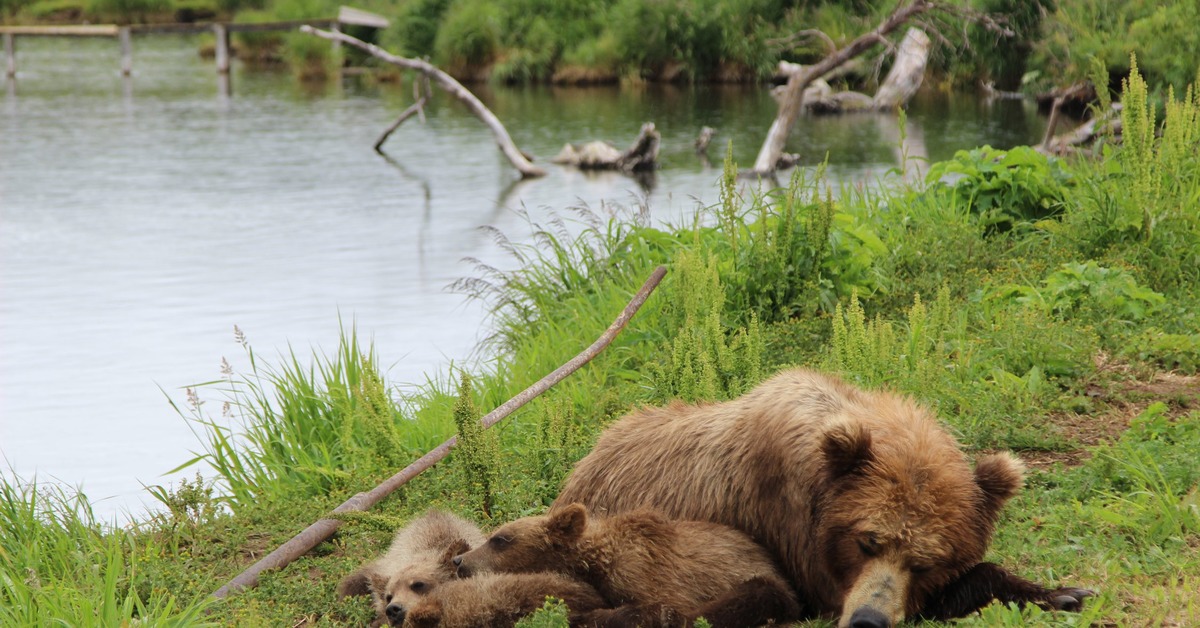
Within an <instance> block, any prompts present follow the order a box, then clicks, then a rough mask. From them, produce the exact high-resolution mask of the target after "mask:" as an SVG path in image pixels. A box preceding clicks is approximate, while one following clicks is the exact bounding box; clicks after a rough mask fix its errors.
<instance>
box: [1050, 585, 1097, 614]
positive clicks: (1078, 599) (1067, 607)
mask: <svg viewBox="0 0 1200 628" xmlns="http://www.w3.org/2000/svg"><path fill="white" fill-rule="evenodd" d="M1093 595H1096V593H1095V591H1091V590H1089V589H1076V588H1073V587H1066V588H1062V589H1058V590H1057V591H1052V592H1051V593H1050V596H1049V597H1050V608H1052V609H1054V610H1056V611H1070V612H1073V613H1077V612H1079V611H1080V610H1081V609H1082V608H1083V600H1084V598H1088V597H1091V596H1093Z"/></svg>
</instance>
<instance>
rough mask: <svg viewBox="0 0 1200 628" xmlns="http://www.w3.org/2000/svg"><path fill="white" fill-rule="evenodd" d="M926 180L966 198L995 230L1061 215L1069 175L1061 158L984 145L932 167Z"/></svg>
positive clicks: (983, 219) (1069, 180)
mask: <svg viewBox="0 0 1200 628" xmlns="http://www.w3.org/2000/svg"><path fill="white" fill-rule="evenodd" d="M926 181H927V182H928V183H930V184H935V183H940V184H942V185H944V186H945V187H947V188H949V189H951V190H953V191H954V193H955V194H956V195H957V196H959V197H961V198H963V199H965V200H966V203H967V207H968V209H969V210H970V211H971V213H972V214H974V215H976V216H978V217H979V220H980V221H981V222H982V223H983V225H985V226H986V227H987V228H989V229H990V230H994V231H1007V230H1009V229H1011V228H1012V227H1013V226H1014V225H1015V224H1016V223H1018V222H1024V221H1036V220H1041V219H1044V218H1049V217H1051V216H1054V215H1056V214H1058V213H1059V212H1061V211H1062V209H1063V201H1064V194H1065V191H1066V188H1067V186H1068V185H1069V184H1070V183H1071V177H1070V175H1069V174H1068V173H1067V172H1066V171H1065V170H1064V169H1063V168H1062V166H1061V164H1060V163H1059V162H1058V160H1054V159H1050V158H1047V157H1046V156H1045V155H1042V154H1041V153H1039V152H1037V151H1035V150H1033V149H1032V148H1029V147H1027V146H1018V147H1016V148H1013V149H1011V150H1007V151H1002V150H997V149H994V148H992V147H990V146H984V147H982V148H977V149H974V150H969V151H961V150H960V151H958V152H957V153H955V154H954V158H953V159H950V160H947V161H943V162H938V163H936V164H934V165H933V166H931V167H930V168H929V174H928V175H927V177H926Z"/></svg>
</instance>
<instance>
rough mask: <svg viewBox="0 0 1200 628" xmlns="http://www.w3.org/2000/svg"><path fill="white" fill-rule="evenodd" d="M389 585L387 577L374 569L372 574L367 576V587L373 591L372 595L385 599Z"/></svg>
mask: <svg viewBox="0 0 1200 628" xmlns="http://www.w3.org/2000/svg"><path fill="white" fill-rule="evenodd" d="M387 585H388V578H387V576H385V575H383V574H381V573H379V572H378V571H375V570H374V569H372V570H371V572H370V573H368V574H367V586H368V588H369V589H370V590H371V594H372V595H375V596H378V597H380V598H382V597H384V596H385V595H387Z"/></svg>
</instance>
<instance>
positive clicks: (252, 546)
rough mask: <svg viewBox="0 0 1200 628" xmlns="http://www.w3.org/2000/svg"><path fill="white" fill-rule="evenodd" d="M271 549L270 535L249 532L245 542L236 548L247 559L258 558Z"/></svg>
mask: <svg viewBox="0 0 1200 628" xmlns="http://www.w3.org/2000/svg"><path fill="white" fill-rule="evenodd" d="M272 549H273V548H272V547H271V537H270V535H267V534H251V535H250V536H248V537H246V542H245V543H242V546H241V547H240V548H238V552H239V553H240V554H241V555H242V556H243V557H245V558H247V559H249V560H258V559H259V558H262V557H263V555H265V554H266V553H267V552H269V551H271V550H272Z"/></svg>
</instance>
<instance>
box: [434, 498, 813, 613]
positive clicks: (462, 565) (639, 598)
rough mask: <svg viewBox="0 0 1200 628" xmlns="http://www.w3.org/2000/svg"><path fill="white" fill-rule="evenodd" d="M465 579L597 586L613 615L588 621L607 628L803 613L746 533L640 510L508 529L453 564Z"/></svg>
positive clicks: (530, 520)
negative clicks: (489, 576) (503, 576)
mask: <svg viewBox="0 0 1200 628" xmlns="http://www.w3.org/2000/svg"><path fill="white" fill-rule="evenodd" d="M454 563H455V564H456V565H458V570H459V574H460V575H470V574H475V573H488V572H507V573H533V572H544V571H553V572H556V573H561V574H566V575H569V576H571V577H575V578H579V579H581V580H583V581H585V582H587V583H589V584H591V585H593V586H595V587H596V589H597V590H598V591H599V592H600V594H601V595H603V596H604V597H605V599H606V600H607V601H608V602H609V604H611V605H612V606H614V607H619V608H618V609H616V610H612V611H608V610H606V611H597V612H593V613H590V614H588V615H586V616H585V619H586V620H587V621H586V622H584V623H588V624H590V625H601V626H614V627H617V626H635V625H641V626H643V627H644V628H651V627H653V626H685V625H687V626H690V625H691V623H692V621H693V620H695V619H696V618H697V617H701V616H703V617H705V618H706V619H707V620H708V621H709V622H710V623H711V624H712V625H714V626H718V627H721V626H728V627H734V628H741V627H744V626H758V625H761V624H766V623H773V622H784V621H787V620H791V619H796V618H798V617H799V614H800V606H799V603H798V602H797V601H796V597H795V594H794V593H793V592H792V590H791V586H790V585H789V584H788V583H787V580H786V579H785V578H784V576H783V574H781V573H780V572H779V569H778V568H777V567H776V566H775V563H774V562H773V560H772V558H771V556H770V554H768V553H767V551H766V550H765V549H763V547H762V546H760V545H759V544H757V543H755V542H754V541H752V540H750V538H749V537H747V536H746V535H745V534H743V533H741V532H739V531H737V530H735V529H733V528H730V527H728V526H724V525H720V524H715V523H711V522H707V521H671V520H668V519H666V518H665V517H663V516H662V515H660V514H658V513H656V512H653V511H650V510H639V511H636V512H631V513H624V514H619V515H614V516H612V517H605V518H591V519H589V517H588V514H587V511H586V509H585V508H584V507H583V505H582V504H572V505H569V506H565V507H563V508H559V509H558V510H556V511H554V512H552V513H550V514H548V515H542V516H535V517H525V518H523V519H518V520H516V521H513V522H510V523H508V524H505V525H503V526H501V527H500V528H499V529H497V530H496V531H495V532H493V533H492V535H491V536H490V537H488V540H487V542H485V543H484V544H483V545H480V546H478V547H476V548H475V549H473V550H471V551H469V552H466V553H465V554H463V555H461V556H457V557H455V558H454Z"/></svg>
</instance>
